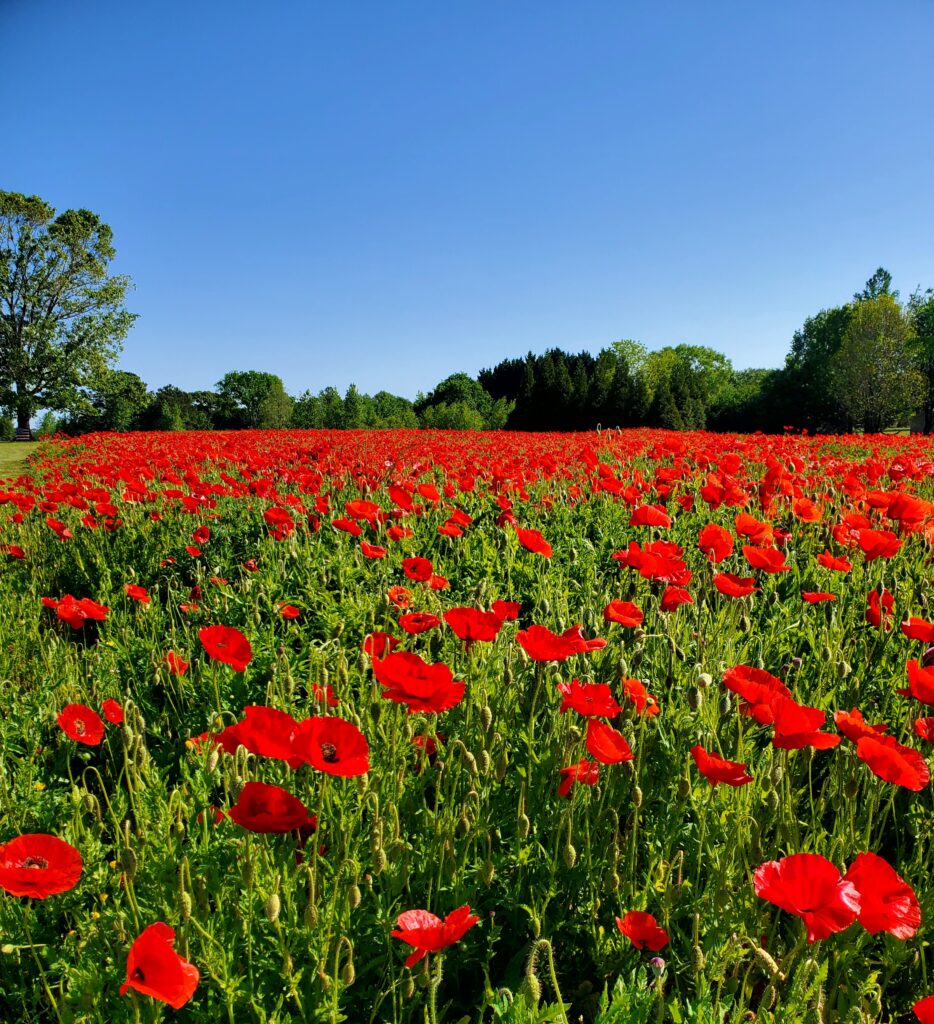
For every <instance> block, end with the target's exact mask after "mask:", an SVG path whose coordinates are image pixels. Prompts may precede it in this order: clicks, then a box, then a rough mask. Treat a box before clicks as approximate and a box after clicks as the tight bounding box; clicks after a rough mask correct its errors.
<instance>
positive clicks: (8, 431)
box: [0, 416, 16, 441]
mask: <svg viewBox="0 0 934 1024" xmlns="http://www.w3.org/2000/svg"><path fill="white" fill-rule="evenodd" d="M15 438H16V427H14V426H13V421H12V420H11V419H9V418H8V417H6V416H0V441H13V440H15Z"/></svg>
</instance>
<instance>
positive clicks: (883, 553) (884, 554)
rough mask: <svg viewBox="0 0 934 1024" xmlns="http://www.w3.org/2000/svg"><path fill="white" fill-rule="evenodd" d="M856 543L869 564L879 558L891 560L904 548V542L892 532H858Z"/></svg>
mask: <svg viewBox="0 0 934 1024" xmlns="http://www.w3.org/2000/svg"><path fill="white" fill-rule="evenodd" d="M856 543H857V544H859V546H860V549H861V550H862V552H863V556H864V557H865V559H866V561H867V562H874V561H875V560H876V559H877V558H891V557H892V556H893V555H895V554H896V553H897V552H898V549H899V548H900V547H901V546H902V542H901V541H900V540H899V539H898V537H897V536H896V535H895V534H894V533H892V531H891V530H858V531H857V533H856Z"/></svg>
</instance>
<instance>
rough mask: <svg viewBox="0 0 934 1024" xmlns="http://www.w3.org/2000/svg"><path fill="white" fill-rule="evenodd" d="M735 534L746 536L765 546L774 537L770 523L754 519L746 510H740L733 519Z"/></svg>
mask: <svg viewBox="0 0 934 1024" xmlns="http://www.w3.org/2000/svg"><path fill="white" fill-rule="evenodd" d="M734 526H735V527H736V535H737V536H738V537H747V538H748V539H749V540H751V541H752V543H753V544H756V545H758V546H759V547H767V546H768V545H769V544H771V543H772V541H773V539H774V528H773V526H772V524H771V523H767V522H764V521H761V520H759V519H756V518H755V516H751V515H750V514H749V513H748V512H740V513H738V514H737V516H736V519H735V520H734Z"/></svg>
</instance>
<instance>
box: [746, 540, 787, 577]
mask: <svg viewBox="0 0 934 1024" xmlns="http://www.w3.org/2000/svg"><path fill="white" fill-rule="evenodd" d="M743 555H744V556H745V558H746V561H747V562H748V563H749V564H750V565H751V566H752V567H753V569H761V570H762V571H763V572H767V573H773V572H790V571H791V566H790V565H786V564H785V556H784V555H783V554H782V553H781V551H777V550H776V549H775V548H759V547H753V546H752V545H751V544H744V545H743Z"/></svg>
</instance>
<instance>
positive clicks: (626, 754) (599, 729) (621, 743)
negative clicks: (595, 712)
mask: <svg viewBox="0 0 934 1024" xmlns="http://www.w3.org/2000/svg"><path fill="white" fill-rule="evenodd" d="M585 742H586V746H587V753H588V754H590V756H591V757H592V758H594V759H595V760H597V761H599V762H600V763H601V764H620V763H621V762H622V761H631V760H632V759H633V758H634V757H635V754H633V752H632V748H631V747H630V746H629V744H628V743H627V742H626V737H625V736H623V734H622V733H619V732H617V731H616V730H615V729H614V728H613V727H612V726H611V725H607V724H606V722H601V721H599V720H598V719H596V718H588V719H587V739H586V741H585Z"/></svg>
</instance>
